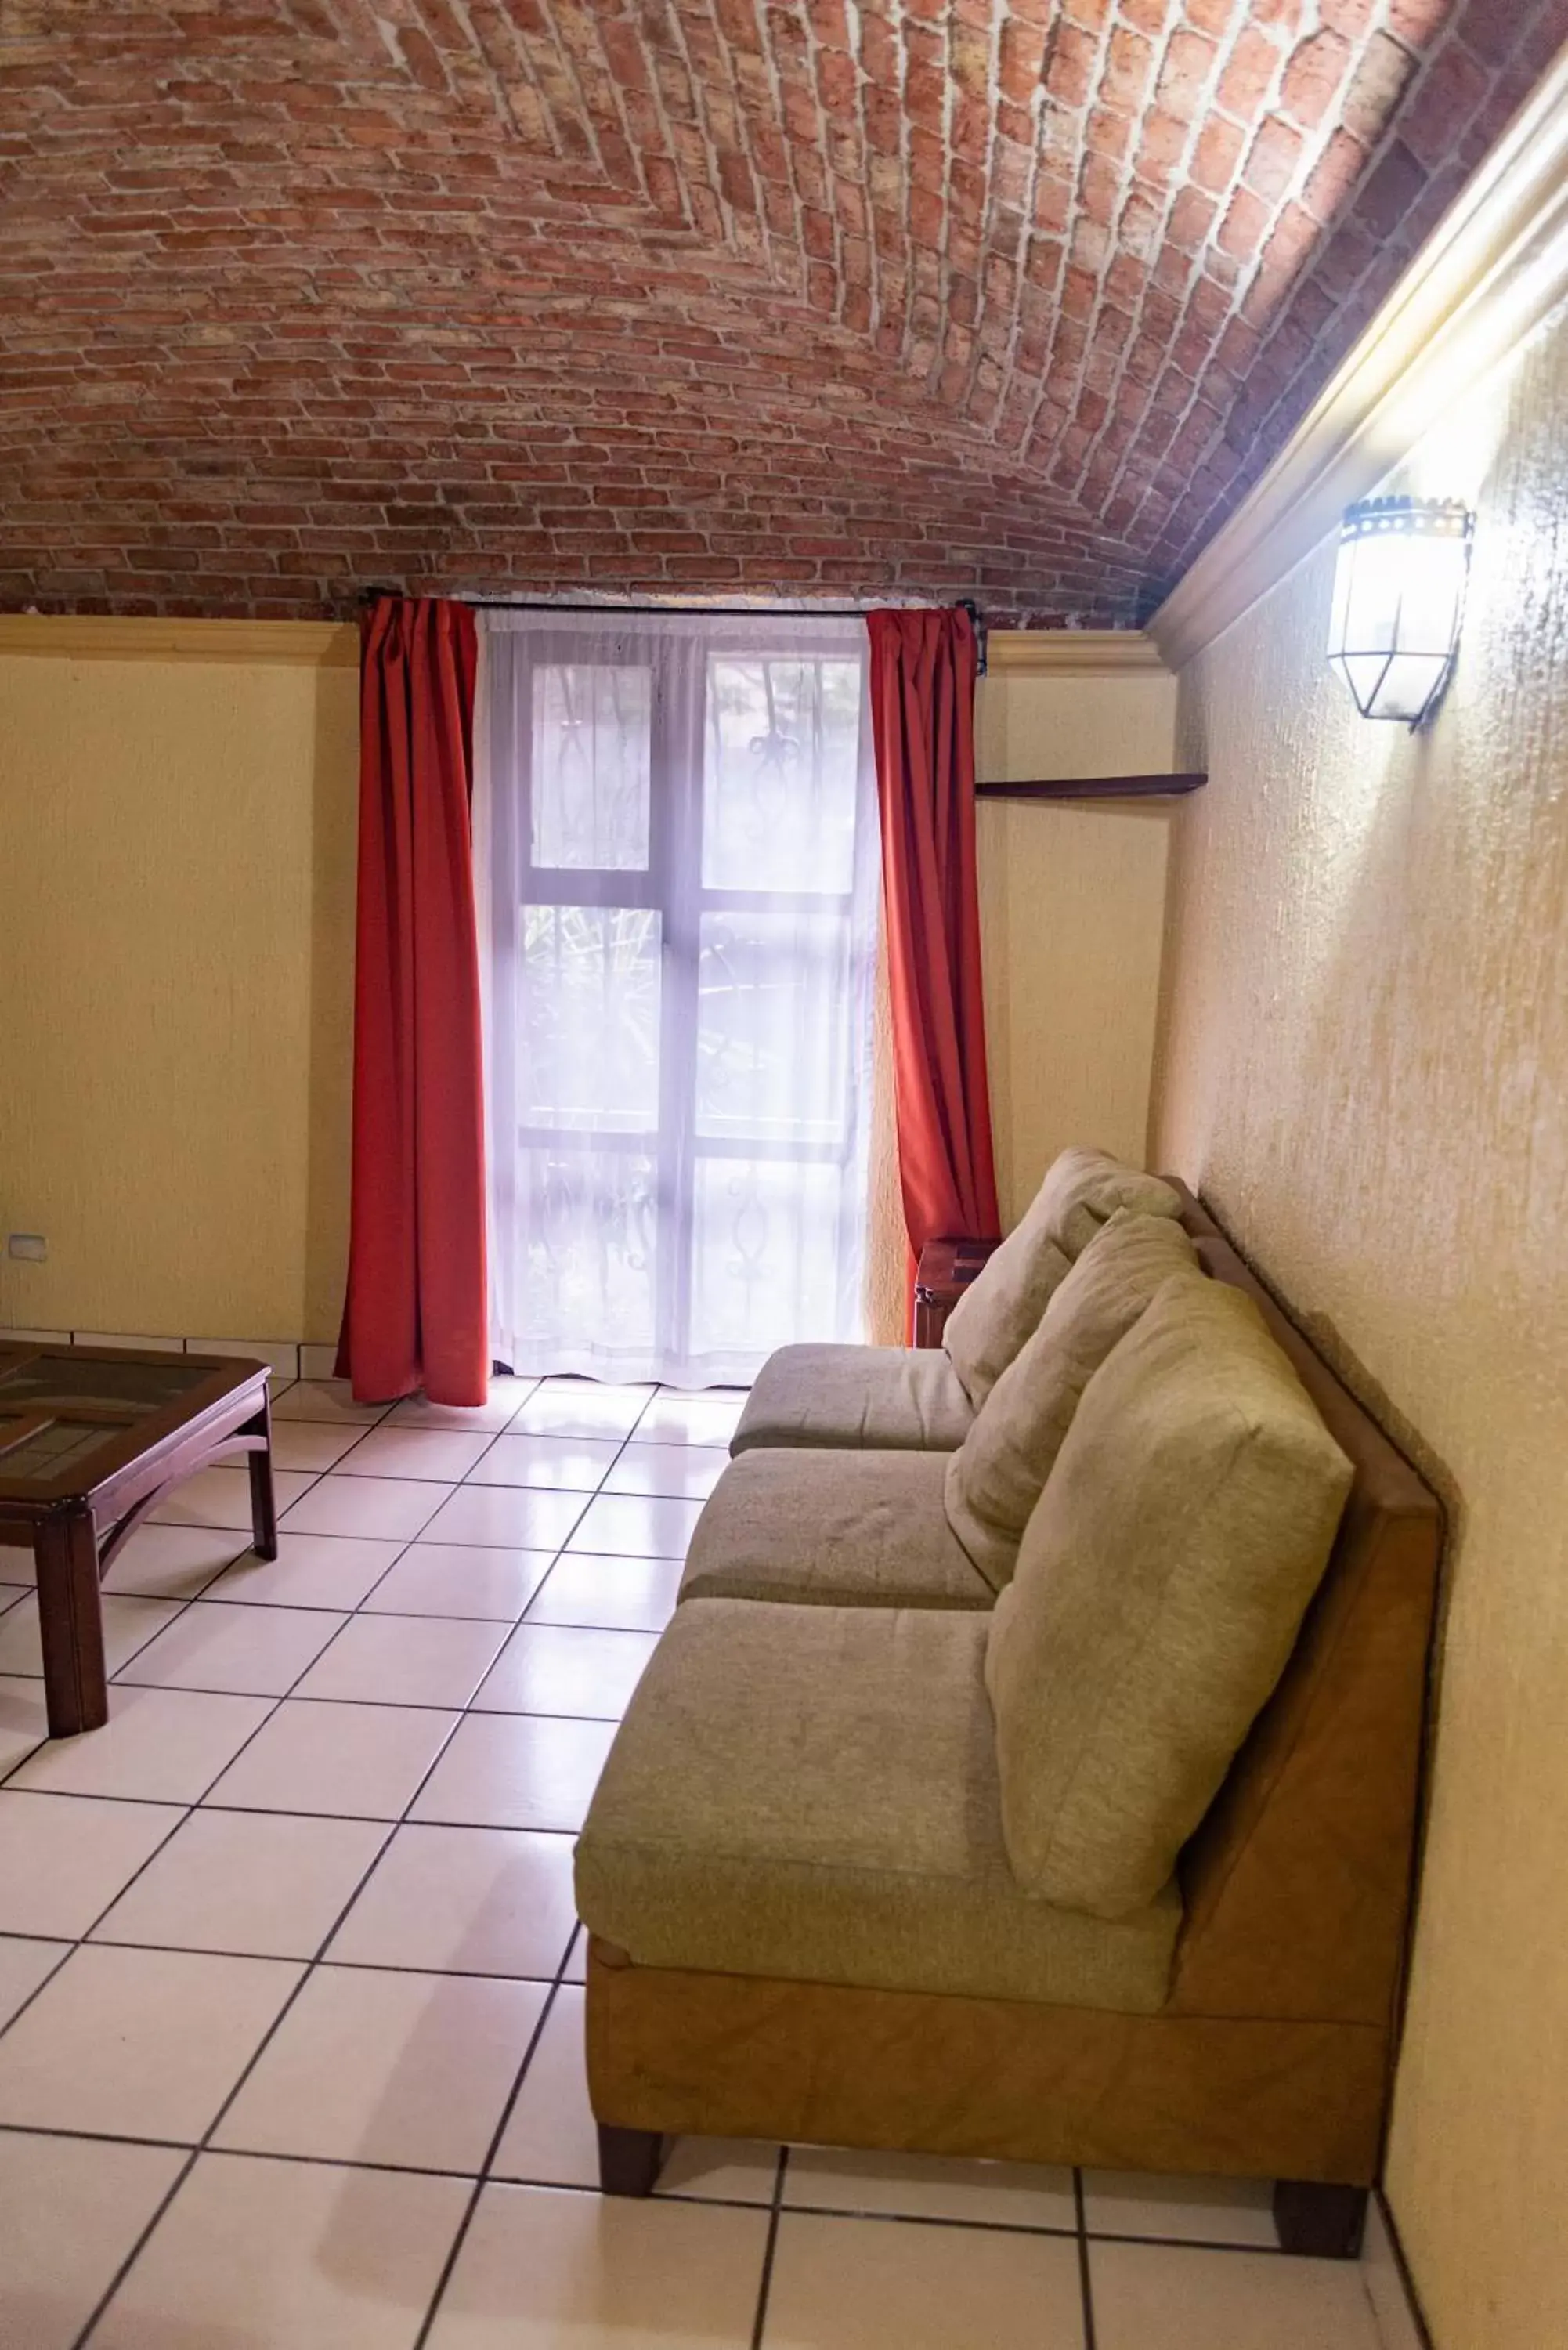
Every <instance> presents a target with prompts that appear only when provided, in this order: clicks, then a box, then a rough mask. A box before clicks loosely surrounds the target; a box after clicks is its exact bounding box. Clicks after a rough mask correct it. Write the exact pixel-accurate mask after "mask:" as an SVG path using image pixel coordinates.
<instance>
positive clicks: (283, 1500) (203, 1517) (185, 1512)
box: [147, 1468, 314, 1534]
mask: <svg viewBox="0 0 1568 2350" xmlns="http://www.w3.org/2000/svg"><path fill="white" fill-rule="evenodd" d="M272 1482H273V1498H274V1500H275V1503H276V1504H277V1511H278V1515H279V1516H280V1517H281V1516H282V1514H283V1513H284V1511H285V1510H286V1509H287V1508H288V1506H289V1504H290V1503H292V1502H297V1501H298V1499H299V1497H300V1495H301V1494H302V1493H305V1492H308V1491H309V1489H310V1486H311V1484H312V1483H313V1482H314V1479H313V1475H312V1472H311V1471H307V1470H300V1469H278V1468H275V1469H274V1471H273V1478H272ZM147 1523H148V1524H149V1525H151V1526H232V1527H233V1528H234V1531H235V1532H236V1533H237V1534H249V1533H250V1530H251V1480H250V1471H249V1470H248V1469H225V1468H217V1469H203V1470H202V1471H201V1473H200V1475H198V1476H195V1477H192V1478H188V1479H187V1481H186V1482H185V1483H184V1484H183V1485H176V1486H175V1488H174V1491H173V1492H171V1493H166V1494H165V1495H164V1497H163V1499H162V1501H161V1502H160V1503H159V1504H158V1507H157V1508H156V1509H155V1510H154V1511H153V1512H152V1513H151V1516H150V1517H149V1518H148V1521H147Z"/></svg>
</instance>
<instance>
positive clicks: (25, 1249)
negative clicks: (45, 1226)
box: [5, 1232, 49, 1264]
mask: <svg viewBox="0 0 1568 2350" xmlns="http://www.w3.org/2000/svg"><path fill="white" fill-rule="evenodd" d="M5 1253H6V1255H7V1256H19V1257H21V1258H22V1259H23V1260H24V1262H25V1263H28V1264H47V1262H48V1256H49V1244H48V1243H47V1240H46V1239H45V1238H44V1235H43V1233H42V1232H12V1233H11V1234H10V1236H9V1238H8V1239H7V1241H6V1243H5Z"/></svg>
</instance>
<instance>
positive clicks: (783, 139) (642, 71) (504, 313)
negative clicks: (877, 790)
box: [0, 0, 1568, 620]
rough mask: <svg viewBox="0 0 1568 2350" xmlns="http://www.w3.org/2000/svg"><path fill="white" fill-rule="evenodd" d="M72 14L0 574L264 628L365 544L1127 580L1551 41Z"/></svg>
mask: <svg viewBox="0 0 1568 2350" xmlns="http://www.w3.org/2000/svg"><path fill="white" fill-rule="evenodd" d="M1461 8H1462V16H1460V15H1459V10H1460V9H1461ZM307 10H308V11H309V12H310V14H309V16H308V17H307V16H306V11H307ZM57 13H58V15H59V16H60V19H61V21H60V24H59V26H54V25H53V23H51V27H50V36H49V39H48V41H47V43H42V44H38V43H31V44H28V45H27V46H26V53H25V55H24V56H22V57H18V58H17V59H16V60H15V61H14V62H13V64H12V66H11V68H10V71H9V78H8V79H7V80H6V81H5V84H4V85H0V175H3V178H4V184H5V192H6V195H7V197H8V200H9V204H10V211H9V214H8V219H9V231H10V233H9V238H8V244H7V251H6V255H5V273H4V275H3V276H0V348H4V350H5V364H6V368H7V380H8V383H9V384H10V385H11V386H12V387H14V397H13V400H12V403H11V409H10V411H9V413H8V415H7V417H6V418H5V421H4V424H3V425H0V506H3V507H4V509H5V511H6V512H7V513H8V515H10V517H11V523H12V528H11V534H10V539H9V542H8V545H7V549H6V553H5V558H4V568H3V569H0V597H4V598H8V599H9V600H10V601H13V602H16V603H24V602H27V601H36V602H38V603H40V604H46V605H49V604H52V605H54V606H55V607H57V608H58V607H63V606H68V605H70V604H72V603H73V602H75V603H79V604H81V605H83V606H84V607H85V606H88V605H92V606H96V607H98V608H119V609H128V610H130V609H134V610H146V611H153V610H158V609H163V610H167V611H177V610H187V609H189V610H209V611H210V610H219V609H233V610H249V611H252V612H254V613H258V614H266V615H269V616H277V617H288V616H299V615H302V614H304V613H307V612H311V611H322V610H333V609H344V610H351V609H352V608H353V606H354V603H355V599H356V596H357V593H358V585H359V583H360V582H361V581H363V580H364V579H365V578H367V577H374V578H377V579H380V580H384V581H389V580H398V581H401V582H402V583H403V584H405V585H410V586H415V587H419V586H422V587H425V588H426V589H428V590H429V591H431V592H443V591H444V592H462V590H464V589H465V588H472V587H491V588H494V587H501V586H504V585H506V584H507V583H508V582H509V581H515V582H517V583H518V584H519V585H524V584H525V585H526V586H527V587H529V588H530V589H533V590H536V591H542V592H545V593H548V592H549V591H550V590H551V588H552V587H577V588H581V587H592V586H597V585H602V586H608V587H616V588H618V589H620V590H623V591H629V592H632V593H643V592H647V593H657V592H659V589H660V588H661V587H662V588H666V589H668V588H675V587H679V588H680V589H681V590H683V591H694V592H697V593H701V592H703V591H704V590H708V589H712V588H715V587H730V588H731V589H732V590H733V588H734V587H738V586H741V587H744V588H745V589H746V591H747V592H757V593H765V592H767V591H768V590H769V589H777V588H781V587H792V588H794V589H797V590H799V591H802V592H805V593H806V594H808V595H809V594H813V593H830V592H833V591H834V590H835V589H837V590H838V591H839V592H843V590H844V589H846V588H848V587H855V588H861V587H865V586H866V585H867V583H872V584H874V585H876V586H877V587H878V589H879V590H880V592H883V593H886V594H888V595H889V596H898V595H908V594H922V595H924V594H933V593H934V594H938V595H946V596H950V595H952V594H956V593H958V592H961V590H963V591H968V590H970V589H972V588H973V587H974V586H975V584H976V583H977V582H979V583H981V586H982V587H983V591H984V593H985V595H986V598H987V600H988V602H994V603H995V605H996V607H997V608H998V611H999V613H1001V614H1002V616H1004V617H1005V616H1007V615H1012V616H1015V617H1022V616H1023V615H1024V614H1026V613H1027V614H1039V613H1042V612H1044V613H1046V614H1048V616H1049V617H1051V618H1053V619H1056V620H1063V619H1069V618H1075V619H1094V620H1126V619H1130V618H1131V617H1132V616H1133V615H1134V613H1135V611H1136V610H1137V609H1138V608H1139V600H1138V599H1139V598H1140V597H1141V598H1144V600H1145V602H1146V603H1147V598H1148V596H1149V595H1150V594H1151V593H1152V592H1153V591H1154V585H1155V584H1156V583H1158V582H1159V581H1163V580H1165V579H1168V577H1173V576H1175V575H1176V573H1178V572H1179V569H1180V567H1181V566H1182V564H1183V562H1184V561H1185V560H1186V559H1187V557H1188V556H1189V555H1190V553H1191V551H1192V549H1193V547H1194V546H1196V544H1197V543H1198V542H1199V538H1200V537H1201V535H1202V533H1203V531H1204V530H1205V529H1207V528H1210V527H1212V525H1213V522H1214V521H1215V520H1216V519H1217V518H1218V517H1219V516H1220V515H1222V514H1223V513H1224V512H1225V511H1227V510H1228V509H1229V507H1230V506H1231V505H1232V504H1234V502H1235V499H1236V497H1237V495H1238V494H1239V493H1240V490H1241V487H1242V486H1243V485H1244V484H1245V482H1246V481H1247V480H1249V479H1250V478H1251V477H1252V475H1253V474H1254V473H1256V471H1257V470H1258V468H1259V467H1260V466H1261V464H1262V463H1264V462H1266V460H1267V458H1268V456H1269V455H1270V454H1271V453H1272V451H1273V450H1274V449H1275V448H1277V447H1278V446H1279V444H1280V441H1281V439H1282V435H1283V434H1284V433H1285V432H1286V431H1287V430H1288V429H1289V424H1290V421H1291V419H1292V418H1293V416H1296V415H1299V414H1300V413H1301V412H1302V411H1303V407H1304V406H1305V404H1306V403H1307V402H1308V401H1309V400H1310V399H1311V397H1312V396H1313V394H1314V390H1316V388H1317V387H1318V386H1319V385H1320V384H1321V383H1322V382H1323V380H1324V378H1325V376H1326V374H1327V372H1328V371H1329V369H1331V368H1332V367H1333V365H1334V362H1335V360H1336V359H1337V357H1338V356H1339V354H1340V353H1342V352H1343V351H1344V349H1345V348H1346V346H1347V342H1348V340H1349V338H1351V337H1352V336H1353V335H1354V333H1355V329H1356V327H1357V325H1358V323H1359V322H1361V321H1363V320H1365V318H1366V317H1368V316H1370V314H1371V311H1372V309H1373V308H1374V307H1376V303H1377V302H1378V301H1379V300H1380V299H1381V298H1382V297H1383V296H1384V295H1385V294H1386V291H1387V290H1388V287H1389V286H1390V285H1391V283H1392V282H1393V279H1394V277H1395V276H1396V275H1397V271H1398V269H1399V267H1400V266H1401V265H1402V263H1403V260H1404V258H1405V257H1406V256H1407V254H1408V253H1409V251H1410V250H1411V249H1412V248H1413V246H1414V244H1415V243H1416V242H1417V240H1418V239H1419V238H1420V237H1421V236H1423V235H1425V234H1428V232H1429V229H1430V227H1431V225H1432V224H1434V222H1435V221H1436V219H1437V217H1438V215H1439V213H1440V212H1441V210H1442V209H1443V207H1444V206H1445V205H1446V204H1447V203H1449V201H1451V198H1452V196H1453V193H1454V192H1455V189H1456V187H1457V185H1458V184H1459V177H1460V175H1461V174H1462V173H1463V172H1464V171H1465V170H1467V169H1469V168H1471V167H1473V165H1474V163H1475V161H1478V160H1479V157H1480V154H1481V153H1482V152H1484V150H1485V147H1486V145H1487V143H1488V141H1489V140H1491V139H1493V138H1495V136H1496V135H1497V132H1498V130H1499V129H1500V128H1501V123H1502V121H1503V120H1504V119H1505V118H1506V114H1507V111H1508V109H1509V108H1510V107H1511V106H1512V105H1514V104H1516V103H1517V102H1518V100H1519V99H1520V98H1521V96H1522V94H1523V93H1524V91H1525V90H1526V89H1527V88H1529V86H1530V85H1531V83H1532V79H1533V78H1535V77H1537V76H1539V74H1540V73H1541V71H1542V69H1543V68H1544V66H1545V64H1546V63H1547V61H1548V59H1549V57H1550V54H1551V48H1552V42H1553V40H1554V39H1555V38H1556V37H1557V36H1560V35H1561V34H1563V32H1568V0H1539V5H1526V0H1520V5H1518V6H1517V7H1511V6H1509V5H1505V4H1504V0H1494V4H1493V5H1490V6H1484V5H1481V0H1452V8H1451V9H1450V8H1449V7H1447V6H1445V7H1443V8H1439V7H1438V5H1437V0H1322V5H1321V6H1313V5H1307V0H1117V5H1115V6H1113V5H1111V0H1060V5H1058V0H1012V5H1009V6H1008V7H1007V8H1006V9H1002V10H998V9H996V8H995V7H994V6H992V5H991V0H905V4H904V5H899V6H898V7H896V8H895V7H894V6H893V5H892V0H866V5H864V6H862V7H861V8H859V9H857V10H856V11H854V12H851V11H849V10H848V8H847V6H846V0H805V5H802V6H790V5H766V6H758V5H756V0H638V5H637V6H636V7H635V8H633V7H628V6H625V5H606V6H603V7H587V8H582V7H577V6H572V7H568V8H566V9H561V10H556V11H554V12H547V11H545V9H544V8H543V7H542V6H540V5H536V0H504V5H502V0H470V5H469V6H468V7H467V9H466V10H465V11H463V12H462V14H461V16H460V13H459V12H458V11H457V10H456V9H455V8H453V7H452V6H451V5H449V0H422V5H420V6H419V7H417V8H416V7H413V6H408V7H403V8H400V9H396V10H393V11H391V12H389V15H390V16H392V17H395V18H396V20H397V30H396V35H395V42H396V46H395V47H389V45H388V42H387V40H386V39H384V38H383V36H381V35H380V34H379V32H377V31H376V30H375V28H374V26H373V23H372V20H371V14H370V12H369V11H368V10H367V9H366V8H365V6H364V5H363V0H290V5H289V7H288V8H287V9H284V8H281V7H277V6H275V5H272V0H268V5H267V7H266V10H265V32H264V31H263V29H262V16H263V11H262V6H261V0H240V6H239V9H238V10H237V11H236V10H230V11H219V10H218V9H217V8H216V7H215V6H213V5H206V6H204V7H200V8H196V7H185V6H183V5H182V6H181V7H180V8H178V9H174V8H172V7H170V8H169V9H168V10H167V14H168V16H169V23H170V26H177V32H175V31H170V30H169V29H168V28H167V27H165V28H163V29H161V31H160V32H159V33H158V34H157V35H156V36H151V37H150V42H149V47H148V48H147V50H146V51H145V53H143V52H140V51H138V52H137V53H136V56H135V70H134V71H132V70H131V68H130V65H128V63H127V62H126V61H125V57H124V56H122V54H121V49H120V47H117V46H116V44H115V42H114V41H113V40H112V39H111V38H110V37H109V36H107V35H105V33H104V32H103V30H102V27H101V26H100V25H99V24H98V23H97V22H96V21H95V20H94V18H93V16H92V14H91V12H90V11H85V12H84V11H78V12H75V15H74V16H73V13H72V12H70V11H67V10H62V11H58V12H57ZM110 13H111V14H112V12H110ZM164 13H165V12H164V11H161V10H160V9H159V8H158V7H155V6H154V5H153V0H146V5H145V8H144V11H143V15H144V16H145V18H146V20H147V22H148V23H149V24H152V23H154V22H157V23H158V24H159V25H160V26H161V24H162V16H163V14H164ZM100 16H101V12H100ZM307 24H308V25H309V26H310V27H311V29H310V30H309V31H306V26H307ZM1456 27H1458V28H1459V29H1458V30H1456V29H1455V28H1456ZM993 38H994V45H995V46H994V64H993V63H992V57H993V47H992V44H993ZM301 40H303V41H304V42H306V43H307V44H308V45H309V46H307V47H300V46H298V44H299V42H300V41H301ZM327 43H336V47H333V48H332V49H331V51H330V62H328V57H327V55H326V54H324V50H323V45H324V44H327ZM291 44H293V45H295V46H293V47H291ZM128 54H129V53H128ZM1102 57H1103V58H1104V62H1105V71H1104V73H1103V74H1101V72H1100V70H1099V68H1100V63H1101V59H1102ZM1423 62H1424V64H1425V69H1424V71H1423V72H1422V73H1421V75H1420V77H1419V78H1416V79H1412V78H1411V76H1412V74H1413V73H1414V71H1415V68H1416V66H1417V63H1423ZM324 66H325V67H326V70H323V67H324ZM993 78H994V87H992V80H993ZM1217 93H1219V94H1220V95H1219V102H1218V104H1217V102H1216V99H1217ZM1342 104H1343V108H1344V112H1343V115H1341V112H1340V109H1341V107H1342ZM1220 109H1225V110H1220ZM1271 109H1272V111H1271ZM1391 130H1392V131H1393V132H1394V134H1395V135H1394V136H1393V138H1392V139H1391V138H1390V132H1391ZM1303 132H1304V133H1306V134H1308V136H1309V138H1310V140H1311V142H1312V143H1311V146H1310V148H1309V149H1303V147H1302V146H1301V145H1300V143H1299V141H1300V135H1301V134H1302V133H1303ZM1314 159H1315V160H1314ZM1374 159H1376V168H1373V163H1374ZM1303 161H1311V162H1312V164H1313V169H1312V172H1311V176H1310V180H1309V183H1308V187H1307V189H1306V190H1305V191H1303V195H1302V197H1301V198H1300V199H1297V198H1295V197H1294V196H1293V190H1294V188H1295V186H1296V184H1297V178H1298V176H1299V172H1300V168H1301V165H1302V163H1303ZM1243 172H1244V174H1245V179H1244V182H1243V183H1242V184H1241V185H1239V184H1238V182H1239V180H1240V179H1241V174H1242V173H1243ZM545 517H548V520H545Z"/></svg>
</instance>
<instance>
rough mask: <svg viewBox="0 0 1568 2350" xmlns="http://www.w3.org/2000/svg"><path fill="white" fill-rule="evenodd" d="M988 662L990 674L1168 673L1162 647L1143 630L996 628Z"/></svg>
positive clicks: (991, 632) (988, 645) (988, 639)
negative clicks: (1161, 654)
mask: <svg viewBox="0 0 1568 2350" xmlns="http://www.w3.org/2000/svg"><path fill="white" fill-rule="evenodd" d="M985 660H986V672H987V675H988V676H992V677H997V676H1002V677H1019V676H1025V677H1047V676H1049V677H1100V676H1104V675H1106V673H1107V672H1110V671H1119V672H1122V673H1124V674H1125V673H1126V672H1127V671H1144V672H1145V673H1146V674H1148V675H1152V676H1158V677H1163V676H1164V675H1165V674H1166V673H1167V672H1166V665H1165V662H1164V660H1162V659H1161V657H1160V651H1159V648H1158V645H1157V644H1156V643H1155V642H1154V640H1153V639H1152V638H1150V637H1147V636H1146V635H1145V634H1144V632H1143V630H1142V629H990V630H988V632H987V635H986V640H985Z"/></svg>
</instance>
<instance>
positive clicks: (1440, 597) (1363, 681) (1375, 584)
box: [1328, 497, 1475, 726]
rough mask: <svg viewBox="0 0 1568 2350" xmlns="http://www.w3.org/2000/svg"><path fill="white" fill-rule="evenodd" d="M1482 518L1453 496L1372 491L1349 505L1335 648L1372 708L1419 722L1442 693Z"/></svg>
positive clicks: (1360, 705) (1332, 636)
mask: <svg viewBox="0 0 1568 2350" xmlns="http://www.w3.org/2000/svg"><path fill="white" fill-rule="evenodd" d="M1474 528H1475V517H1474V515H1472V514H1471V513H1470V511H1469V507H1468V506H1466V505H1462V504H1460V503H1459V501H1458V500H1457V499H1453V498H1404V497H1400V498H1363V499H1362V500H1361V501H1360V503H1359V504H1356V505H1353V506H1349V507H1347V508H1346V509H1345V522H1344V525H1343V526H1342V528H1341V531H1340V535H1339V560H1338V563H1337V565H1336V567H1335V569H1334V616H1333V619H1331V620H1330V622H1329V630H1328V657H1329V660H1331V661H1332V662H1333V663H1334V667H1335V668H1336V669H1337V670H1338V671H1339V672H1340V674H1341V676H1342V677H1343V678H1344V680H1345V683H1346V685H1347V686H1348V687H1349V688H1350V691H1351V695H1352V697H1353V699H1354V701H1355V706H1356V708H1357V710H1359V711H1360V712H1361V714H1362V716H1363V718H1402V719H1404V720H1405V721H1406V723H1407V724H1408V725H1410V726H1418V725H1419V724H1420V723H1421V721H1422V719H1423V718H1425V717H1426V716H1427V715H1428V712H1429V711H1431V710H1433V709H1434V708H1435V707H1436V706H1437V703H1438V701H1439V700H1440V699H1441V696H1442V692H1443V689H1444V687H1445V686H1446V685H1447V684H1448V681H1449V677H1450V675H1451V674H1452V671H1453V666H1454V656H1455V655H1456V653H1457V652H1458V650H1459V622H1460V619H1461V618H1462V617H1463V613H1464V605H1465V578H1466V575H1467V573H1468V572H1469V560H1470V537H1471V534H1472V533H1473V531H1474Z"/></svg>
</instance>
